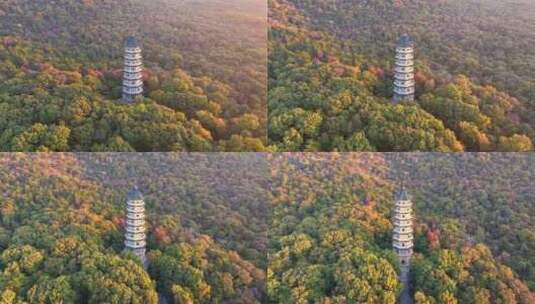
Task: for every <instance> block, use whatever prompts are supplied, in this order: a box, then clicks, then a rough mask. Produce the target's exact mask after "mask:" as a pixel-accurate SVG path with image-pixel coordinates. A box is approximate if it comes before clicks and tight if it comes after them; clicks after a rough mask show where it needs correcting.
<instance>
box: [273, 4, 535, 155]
mask: <svg viewBox="0 0 535 304" xmlns="http://www.w3.org/2000/svg"><path fill="white" fill-rule="evenodd" d="M534 16H535V4H534V3H533V2H532V1H531V2H530V1H498V0H469V1H455V0H442V1H432V0H395V1H394V0H368V1H348V0H314V1H311V0H269V36H268V41H269V43H268V45H269V47H268V52H269V59H268V75H269V78H268V116H269V117H268V133H269V139H270V143H271V144H272V145H273V146H274V147H275V148H276V149H278V150H282V151H303V150H306V151H463V150H466V151H531V150H533V142H534V141H535V127H534V126H535V72H534V71H535V34H534V33H535V17H534ZM403 33H408V34H409V35H410V36H411V37H412V39H413V40H414V42H415V48H416V54H415V56H416V71H415V80H416V100H415V102H407V103H402V104H393V103H392V102H391V97H392V88H393V68H394V49H395V46H396V42H397V40H398V37H399V36H400V35H401V34H403Z"/></svg>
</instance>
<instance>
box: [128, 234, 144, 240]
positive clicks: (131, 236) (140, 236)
mask: <svg viewBox="0 0 535 304" xmlns="http://www.w3.org/2000/svg"><path fill="white" fill-rule="evenodd" d="M124 237H125V238H126V239H127V240H130V241H142V240H145V239H146V235H145V233H126V234H125V235H124Z"/></svg>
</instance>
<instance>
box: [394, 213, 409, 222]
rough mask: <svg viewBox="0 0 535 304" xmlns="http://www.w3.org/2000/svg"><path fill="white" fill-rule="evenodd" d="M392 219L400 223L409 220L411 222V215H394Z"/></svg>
mask: <svg viewBox="0 0 535 304" xmlns="http://www.w3.org/2000/svg"><path fill="white" fill-rule="evenodd" d="M394 219H395V220H400V221H410V220H412V214H411V213H407V214H396V215H394Z"/></svg>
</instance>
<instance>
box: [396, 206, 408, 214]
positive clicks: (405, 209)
mask: <svg viewBox="0 0 535 304" xmlns="http://www.w3.org/2000/svg"><path fill="white" fill-rule="evenodd" d="M394 211H395V212H396V213H399V214H402V213H403V214H407V213H411V212H412V207H411V206H399V205H396V206H395V207H394Z"/></svg>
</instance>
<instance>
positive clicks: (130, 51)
mask: <svg viewBox="0 0 535 304" xmlns="http://www.w3.org/2000/svg"><path fill="white" fill-rule="evenodd" d="M124 52H125V53H128V54H139V53H141V48H139V47H134V48H130V47H127V48H124Z"/></svg>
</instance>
